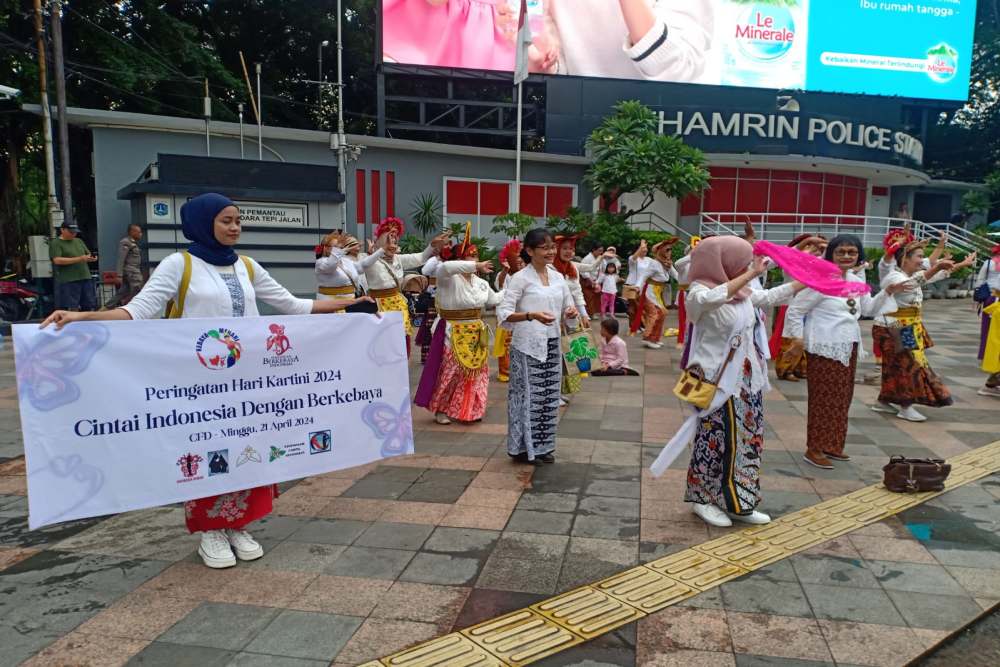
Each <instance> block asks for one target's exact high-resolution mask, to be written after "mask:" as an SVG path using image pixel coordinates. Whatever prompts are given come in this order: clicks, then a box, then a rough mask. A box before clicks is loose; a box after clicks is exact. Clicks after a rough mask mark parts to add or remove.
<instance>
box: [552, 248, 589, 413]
mask: <svg viewBox="0 0 1000 667" xmlns="http://www.w3.org/2000/svg"><path fill="white" fill-rule="evenodd" d="M581 236H582V235H581V234H557V235H556V236H555V238H554V239H553V240H554V241H555V243H556V248H557V253H556V258H555V261H554V262H553V264H552V265H553V266H554V267H555V269H556V271H558V272H559V273H561V274H562V275H563V278H565V279H566V283H567V285H568V287H569V292H570V294H571V295H572V296H573V302H574V303H575V304H576V311H577V313H578V314H579V315H580V319H579V320H571V319H567V320H566V322H564V327H565V328H566V329H567V330H572V329H574V328H577V327H579V328H582V329H589V328H590V315H589V312H590V311H588V310H587V300H586V298H584V296H583V286H582V285H581V283H580V272H581V271H580V263H579V262H576V261H574V258H575V256H576V242H577V241H579V240H580V238H581ZM578 391H580V376H579V375H576V376H570V375H569V374H568V373H563V377H562V394H561V396H560V399H561V403H560V405H563V404H565V403H566V402H568V401H569V398H570V395H572V394H575V393H577V392H578Z"/></svg>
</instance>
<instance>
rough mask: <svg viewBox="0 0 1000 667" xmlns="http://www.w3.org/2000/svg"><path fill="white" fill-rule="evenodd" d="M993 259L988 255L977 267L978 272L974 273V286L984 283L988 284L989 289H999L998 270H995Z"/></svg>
mask: <svg viewBox="0 0 1000 667" xmlns="http://www.w3.org/2000/svg"><path fill="white" fill-rule="evenodd" d="M993 259H994V258H993V257H990V258H989V259H987V260H986V261H985V262H983V265H982V266H981V267H980V268H979V273H978V274H977V275H976V287H979V286H980V285H982V284H983V283H986V284H987V285H989V286H990V289H991V290H994V291H997V290H1000V271H998V270H997V267H996V264H994V263H993Z"/></svg>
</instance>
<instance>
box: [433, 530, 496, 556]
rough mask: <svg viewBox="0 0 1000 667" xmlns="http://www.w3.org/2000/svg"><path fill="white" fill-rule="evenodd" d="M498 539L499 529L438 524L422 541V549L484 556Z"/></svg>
mask: <svg viewBox="0 0 1000 667" xmlns="http://www.w3.org/2000/svg"><path fill="white" fill-rule="evenodd" d="M499 539H500V531H497V530H478V529H475V528H448V527H446V526H438V527H437V528H435V529H434V532H433V533H432V534H431V536H430V538H428V540H427V541H426V542H424V546H423V550H424V551H427V552H432V553H447V554H455V555H460V556H468V557H480V556H481V557H484V558H485V557H486V556H488V555H489V553H490V551H492V550H493V547H494V546H495V545H496V543H497V540H499Z"/></svg>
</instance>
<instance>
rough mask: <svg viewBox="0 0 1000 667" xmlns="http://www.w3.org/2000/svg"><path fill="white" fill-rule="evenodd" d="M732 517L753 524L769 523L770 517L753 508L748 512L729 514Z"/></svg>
mask: <svg viewBox="0 0 1000 667" xmlns="http://www.w3.org/2000/svg"><path fill="white" fill-rule="evenodd" d="M729 516H731V517H732V518H734V519H736V520H737V521H741V522H743V523H752V524H754V525H755V526H763V525H765V524H768V523H771V517H769V516H768V515H766V514H764V513H763V512H758V511H757V510H754V511H753V512H751V513H750V514H730V515H729Z"/></svg>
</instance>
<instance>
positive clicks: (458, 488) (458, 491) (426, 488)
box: [399, 482, 468, 503]
mask: <svg viewBox="0 0 1000 667" xmlns="http://www.w3.org/2000/svg"><path fill="white" fill-rule="evenodd" d="M466 488H468V486H467V485H464V484H463V485H456V484H448V485H445V484H439V483H437V482H417V483H416V484H414V485H413V486H411V487H410V488H409V489H407V490H406V492H405V493H403V494H402V495H401V496H399V500H405V501H409V502H414V503H454V502H455V501H456V500H458V499H459V498H461V497H462V494H463V493H465V489H466Z"/></svg>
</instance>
